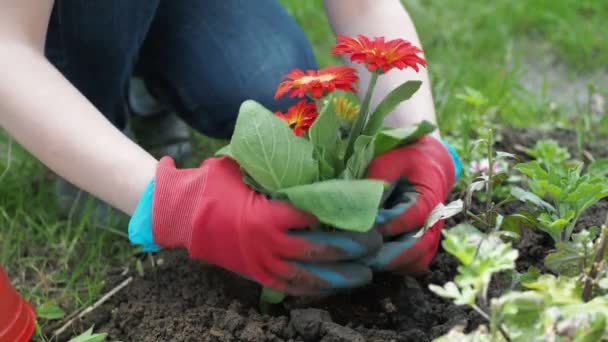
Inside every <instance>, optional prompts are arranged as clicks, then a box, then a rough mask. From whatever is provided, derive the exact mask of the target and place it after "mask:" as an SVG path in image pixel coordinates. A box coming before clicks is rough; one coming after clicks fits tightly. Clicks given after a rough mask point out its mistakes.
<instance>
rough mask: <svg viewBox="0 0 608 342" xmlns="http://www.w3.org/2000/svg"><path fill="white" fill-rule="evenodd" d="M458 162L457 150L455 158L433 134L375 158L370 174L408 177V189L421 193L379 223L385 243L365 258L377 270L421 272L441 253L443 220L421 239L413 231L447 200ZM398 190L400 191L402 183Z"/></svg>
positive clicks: (389, 178)
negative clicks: (440, 241)
mask: <svg viewBox="0 0 608 342" xmlns="http://www.w3.org/2000/svg"><path fill="white" fill-rule="evenodd" d="M456 165H459V161H458V159H457V157H456V156H455V153H454V156H453V155H452V154H451V153H450V151H449V150H448V149H447V147H446V146H445V145H444V144H442V143H441V142H440V141H439V140H438V139H436V138H434V137H432V136H424V137H422V138H420V139H419V140H418V141H417V142H416V143H414V144H412V145H408V146H404V147H400V148H397V149H394V150H392V151H389V152H386V153H384V154H383V155H381V156H379V157H377V158H376V159H375V160H374V161H372V163H371V164H370V166H369V168H368V178H372V179H381V180H384V181H386V182H389V183H392V182H395V181H397V180H398V179H399V178H405V180H406V181H407V182H408V183H409V184H410V185H413V187H414V188H415V190H414V189H411V190H409V191H415V192H417V195H414V196H411V192H410V195H409V198H410V202H413V203H410V204H409V207H403V208H402V209H400V210H399V208H397V209H393V211H394V210H397V211H398V214H396V215H394V214H393V215H390V216H389V217H388V218H386V219H385V220H380V221H385V222H383V223H380V224H378V225H377V227H378V230H379V231H380V232H381V233H382V234H383V236H384V240H385V243H384V244H383V246H382V248H381V249H380V251H379V252H378V253H377V254H376V255H374V256H372V257H370V258H367V259H366V264H368V265H370V267H372V269H374V270H377V271H396V272H399V273H408V274H418V273H421V272H423V271H425V270H426V269H427V267H428V264H429V263H430V262H431V259H432V258H433V256H434V255H435V253H436V252H437V248H438V246H439V240H440V238H441V229H442V228H443V223H444V222H443V220H442V221H439V222H437V223H436V224H435V225H433V226H432V227H430V228H429V229H428V230H427V231H426V232H425V233H424V235H423V236H421V237H419V238H416V237H415V236H414V235H416V232H417V230H418V228H420V227H422V226H424V223H425V221H426V219H427V217H428V215H429V214H430V212H431V211H432V210H433V209H434V208H435V207H436V206H437V205H438V204H439V203H443V202H444V201H445V199H446V198H447V195H448V193H449V191H450V190H451V188H452V186H453V184H454V182H455V179H456V171H455V168H456ZM396 191H400V189H399V187H398V188H397V190H396ZM401 191H402V192H404V189H401ZM405 191H407V190H405ZM404 193H405V192H404ZM399 195H400V194H397V197H398V196H399ZM401 195H404V194H401ZM404 196H405V197H406V198H407V197H408V196H407V195H404ZM412 197H413V200H412ZM389 212H390V210H389Z"/></svg>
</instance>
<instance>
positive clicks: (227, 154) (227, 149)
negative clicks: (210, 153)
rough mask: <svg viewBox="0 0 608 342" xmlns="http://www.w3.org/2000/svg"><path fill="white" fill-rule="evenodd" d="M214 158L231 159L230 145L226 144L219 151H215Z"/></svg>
mask: <svg viewBox="0 0 608 342" xmlns="http://www.w3.org/2000/svg"><path fill="white" fill-rule="evenodd" d="M215 156H216V157H230V158H233V157H232V150H231V148H230V144H228V145H226V146H224V147H222V148H220V149H219V150H217V151H216V152H215Z"/></svg>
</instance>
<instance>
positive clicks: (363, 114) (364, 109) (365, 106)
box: [344, 72, 380, 160]
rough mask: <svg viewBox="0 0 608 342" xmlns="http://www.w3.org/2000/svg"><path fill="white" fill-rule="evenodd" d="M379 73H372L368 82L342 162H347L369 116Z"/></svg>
mask: <svg viewBox="0 0 608 342" xmlns="http://www.w3.org/2000/svg"><path fill="white" fill-rule="evenodd" d="M379 76H380V74H379V73H377V72H373V73H372V76H371V79H370V80H369V86H368V87H367V93H366V94H365V98H364V99H363V103H361V109H360V110H359V115H358V116H357V121H355V124H354V125H353V127H352V129H351V130H350V135H349V136H348V145H347V147H346V154H345V155H344V160H348V158H350V156H351V155H352V154H353V149H354V146H355V140H357V138H358V137H359V135H361V132H362V131H363V127H364V126H365V123H366V122H367V117H368V116H369V103H370V102H371V99H372V94H373V92H374V88H375V87H376V82H377V81H378V77H379Z"/></svg>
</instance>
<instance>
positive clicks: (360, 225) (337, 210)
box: [279, 179, 385, 232]
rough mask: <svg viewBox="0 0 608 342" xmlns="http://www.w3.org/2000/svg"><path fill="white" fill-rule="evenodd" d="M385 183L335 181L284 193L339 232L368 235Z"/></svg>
mask: <svg viewBox="0 0 608 342" xmlns="http://www.w3.org/2000/svg"><path fill="white" fill-rule="evenodd" d="M384 186H385V183H384V182H383V181H378V180H367V179H366V180H341V179H333V180H327V181H322V182H316V183H313V184H306V185H299V186H295V187H291V188H287V189H281V190H280V191H279V193H281V194H284V195H285V196H286V197H287V198H288V199H289V202H290V203H291V204H292V205H293V206H295V207H296V208H299V209H301V210H304V211H307V212H309V213H312V214H313V215H315V216H316V217H317V218H318V219H319V220H320V221H321V222H323V223H325V224H328V225H331V226H334V227H337V228H339V229H344V230H351V231H359V232H364V231H368V230H369V229H371V228H372V227H373V225H374V221H375V219H376V213H377V212H378V207H379V205H380V199H381V197H382V192H383V191H384Z"/></svg>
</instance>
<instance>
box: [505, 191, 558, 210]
mask: <svg viewBox="0 0 608 342" xmlns="http://www.w3.org/2000/svg"><path fill="white" fill-rule="evenodd" d="M511 195H512V196H513V197H515V198H517V199H518V200H520V201H522V202H530V203H532V204H534V205H536V206H538V207H540V208H543V209H545V210H548V211H551V212H554V211H555V208H554V207H553V206H552V205H551V204H549V203H547V202H545V201H543V199H542V198H540V197H538V196H537V195H535V194H533V193H531V192H529V191H526V190H524V189H522V188H520V187H517V186H512V187H511Z"/></svg>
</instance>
